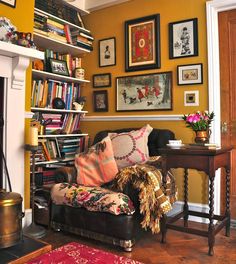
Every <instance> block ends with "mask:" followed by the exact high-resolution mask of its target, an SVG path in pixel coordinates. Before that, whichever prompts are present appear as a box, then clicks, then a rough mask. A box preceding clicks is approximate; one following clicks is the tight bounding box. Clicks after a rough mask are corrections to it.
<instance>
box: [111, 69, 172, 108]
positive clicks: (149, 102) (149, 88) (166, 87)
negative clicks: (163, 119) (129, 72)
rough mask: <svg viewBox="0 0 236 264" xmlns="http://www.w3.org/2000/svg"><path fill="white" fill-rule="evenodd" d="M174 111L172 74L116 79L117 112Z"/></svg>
mask: <svg viewBox="0 0 236 264" xmlns="http://www.w3.org/2000/svg"><path fill="white" fill-rule="evenodd" d="M171 109H172V72H161V73H152V74H142V75H133V76H123V77H117V78H116V111H150V110H171Z"/></svg>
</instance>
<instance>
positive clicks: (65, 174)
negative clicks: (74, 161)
mask: <svg viewBox="0 0 236 264" xmlns="http://www.w3.org/2000/svg"><path fill="white" fill-rule="evenodd" d="M54 175H55V182H56V183H61V182H68V183H76V168H75V167H62V168H59V169H57V170H56V171H55V174H54Z"/></svg>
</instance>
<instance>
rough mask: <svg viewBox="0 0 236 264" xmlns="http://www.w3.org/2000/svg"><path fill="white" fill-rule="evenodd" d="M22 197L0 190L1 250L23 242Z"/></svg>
mask: <svg viewBox="0 0 236 264" xmlns="http://www.w3.org/2000/svg"><path fill="white" fill-rule="evenodd" d="M23 217H24V213H22V197H21V195H20V194H18V193H14V192H6V191H5V190H3V189H0V248H7V247H11V246H14V245H16V244H17V243H19V242H20V241H21V240H22V218H23Z"/></svg>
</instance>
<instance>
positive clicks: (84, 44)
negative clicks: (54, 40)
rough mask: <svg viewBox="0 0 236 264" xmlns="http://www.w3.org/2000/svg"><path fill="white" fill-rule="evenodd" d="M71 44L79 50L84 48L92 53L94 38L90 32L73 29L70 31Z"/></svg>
mask: <svg viewBox="0 0 236 264" xmlns="http://www.w3.org/2000/svg"><path fill="white" fill-rule="evenodd" d="M70 34H71V38H72V44H73V45H76V46H78V47H80V48H84V49H86V50H89V51H92V50H93V46H92V45H93V40H94V37H93V36H92V35H91V34H90V32H88V31H85V30H82V29H78V28H73V29H71V30H70Z"/></svg>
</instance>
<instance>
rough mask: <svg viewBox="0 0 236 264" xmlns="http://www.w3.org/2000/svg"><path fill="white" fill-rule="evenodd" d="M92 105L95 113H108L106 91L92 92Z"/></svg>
mask: <svg viewBox="0 0 236 264" xmlns="http://www.w3.org/2000/svg"><path fill="white" fill-rule="evenodd" d="M93 105H94V111H95V112H107V111H108V94H107V91H106V90H101V91H95V92H93Z"/></svg>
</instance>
